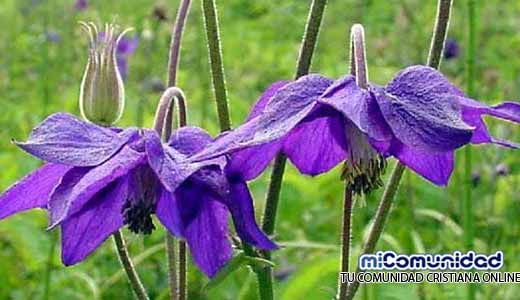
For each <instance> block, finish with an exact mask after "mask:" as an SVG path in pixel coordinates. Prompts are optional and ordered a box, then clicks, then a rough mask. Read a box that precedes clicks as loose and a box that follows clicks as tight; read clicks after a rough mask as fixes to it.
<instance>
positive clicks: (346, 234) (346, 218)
mask: <svg viewBox="0 0 520 300" xmlns="http://www.w3.org/2000/svg"><path fill="white" fill-rule="evenodd" d="M351 223H352V189H350V187H348V186H345V195H344V200H343V227H342V230H341V263H340V272H341V273H343V272H348V269H349V260H350V241H351V239H352V238H351V232H352V229H351ZM347 287H348V285H347V284H346V283H343V282H341V276H340V278H339V282H338V295H337V298H338V299H339V300H343V299H346V297H347Z"/></svg>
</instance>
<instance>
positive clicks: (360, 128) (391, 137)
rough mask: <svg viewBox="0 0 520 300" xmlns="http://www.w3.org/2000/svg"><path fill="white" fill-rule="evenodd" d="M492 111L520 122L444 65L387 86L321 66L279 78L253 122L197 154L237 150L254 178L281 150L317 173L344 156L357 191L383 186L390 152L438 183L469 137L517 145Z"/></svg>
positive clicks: (509, 106)
mask: <svg viewBox="0 0 520 300" xmlns="http://www.w3.org/2000/svg"><path fill="white" fill-rule="evenodd" d="M483 115H491V116H494V117H498V118H501V119H505V120H510V121H513V122H517V123H520V105H519V104H518V103H513V102H505V103H502V104H500V105H497V106H488V105H485V104H482V103H479V102H477V101H475V100H472V99H469V98H466V97H465V96H464V95H463V93H462V92H461V91H460V90H458V89H457V88H456V87H454V86H453V85H451V84H450V83H449V82H448V80H447V79H446V78H445V77H443V75H442V74H441V73H439V72H438V71H436V70H434V69H432V68H429V67H425V66H412V67H409V68H406V69H405V70H403V71H401V72H399V73H398V74H397V75H396V77H395V78H394V79H393V80H392V81H391V82H390V83H389V84H388V85H387V86H386V87H379V86H375V85H371V86H370V87H369V89H368V90H365V89H361V88H359V87H358V86H357V85H356V82H355V78H354V77H353V76H351V75H347V76H345V77H343V78H340V79H338V80H336V81H334V82H333V81H332V80H330V79H327V78H324V77H322V76H320V75H317V74H312V75H307V76H304V77H302V78H300V79H298V80H296V81H294V82H290V83H287V82H278V83H275V84H273V85H272V86H271V87H270V88H269V89H268V90H267V91H266V92H265V93H264V94H263V95H262V97H261V98H260V100H259V101H258V102H257V103H256V105H255V107H254V108H253V110H252V112H251V114H250V116H249V117H248V122H246V123H244V124H243V125H242V126H240V127H238V128H237V129H235V130H234V131H231V132H229V133H227V134H225V135H223V136H221V137H220V138H218V139H217V140H216V142H215V143H213V144H211V145H210V146H209V147H207V148H206V149H204V150H203V151H201V152H200V153H198V154H197V155H195V156H194V157H192V160H193V161H198V160H200V159H208V158H211V157H213V156H215V155H221V154H223V153H233V155H232V161H231V162H230V163H228V165H227V171H228V172H231V173H233V172H238V173H240V174H242V176H243V179H245V180H250V179H252V178H255V177H256V176H258V174H260V173H261V172H262V171H263V170H264V169H265V167H266V166H267V164H268V163H269V162H270V161H271V160H272V158H273V157H274V155H275V154H276V153H278V152H280V151H281V152H282V153H284V154H285V155H286V156H287V157H288V158H289V159H290V160H291V162H292V163H293V164H294V165H295V166H296V167H297V168H298V169H299V171H300V172H302V173H304V174H307V175H318V174H321V173H323V172H326V171H328V170H330V169H331V168H333V167H334V166H336V165H337V164H338V163H340V162H342V161H345V170H344V177H345V179H346V180H347V181H348V182H349V183H350V184H351V186H352V187H353V189H354V191H355V192H357V193H362V192H369V191H370V190H371V189H373V188H375V187H377V186H379V184H380V177H379V176H380V175H381V173H382V171H383V170H384V167H385V160H384V158H385V157H388V156H394V157H396V158H397V159H398V160H399V161H401V162H402V163H403V164H405V165H407V166H408V167H409V168H410V169H412V170H414V171H415V172H417V173H418V174H419V175H421V176H423V177H424V178H426V179H427V180H429V181H431V182H433V183H434V184H437V185H446V184H447V183H448V180H449V177H450V175H451V173H452V171H453V156H454V150H455V149H457V148H459V147H461V146H462V145H465V144H467V143H473V144H480V143H494V144H498V145H502V146H506V147H511V148H519V146H518V145H516V144H514V143H512V142H509V141H505V140H501V139H497V138H494V137H492V136H491V135H490V134H489V132H488V130H487V128H486V126H485V124H484V122H483V120H482V116H483Z"/></svg>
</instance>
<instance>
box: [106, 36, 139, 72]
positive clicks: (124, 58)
mask: <svg viewBox="0 0 520 300" xmlns="http://www.w3.org/2000/svg"><path fill="white" fill-rule="evenodd" d="M99 38H100V39H104V38H105V33H104V32H100V33H99ZM138 45H139V38H138V37H137V36H135V37H133V38H128V37H126V36H122V37H121V38H120V40H119V42H118V44H117V49H116V60H117V67H118V69H119V73H121V77H122V78H123V80H125V79H126V77H127V76H128V57H129V56H130V55H132V54H133V53H134V52H135V50H136V49H137V46H138Z"/></svg>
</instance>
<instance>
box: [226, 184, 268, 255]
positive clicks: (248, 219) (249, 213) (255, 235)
mask: <svg viewBox="0 0 520 300" xmlns="http://www.w3.org/2000/svg"><path fill="white" fill-rule="evenodd" d="M223 202H224V203H225V204H226V206H227V207H228V209H229V211H230V212H231V216H232V217H233V223H234V225H235V228H236V230H237V233H238V235H239V236H240V238H241V239H242V240H244V241H246V242H247V243H248V244H251V245H253V246H255V247H258V248H261V249H264V250H274V249H277V248H278V246H277V245H276V244H275V243H273V242H272V241H271V240H270V239H269V237H267V236H266V235H265V233H263V232H262V231H261V230H260V228H258V225H257V224H256V220H255V210H254V207H253V198H252V197H251V193H250V192H249V188H248V187H247V184H246V183H245V182H244V181H234V182H231V193H230V194H229V197H226V198H223Z"/></svg>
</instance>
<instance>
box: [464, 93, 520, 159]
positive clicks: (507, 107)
mask: <svg viewBox="0 0 520 300" xmlns="http://www.w3.org/2000/svg"><path fill="white" fill-rule="evenodd" d="M457 99H458V101H459V103H460V105H461V106H462V118H463V119H464V122H466V123H467V124H469V125H471V126H474V127H475V130H474V132H473V136H472V137H471V143H473V144H482V143H494V144H497V145H501V146H505V147H510V148H514V149H520V145H518V144H516V143H513V142H510V141H506V140H502V139H498V138H494V137H492V136H491V135H490V134H489V131H488V130H487V127H486V124H485V123H484V120H483V119H482V116H483V115H490V116H493V117H497V118H500V119H504V120H508V121H512V122H515V123H520V104H519V103H516V102H504V103H501V104H499V105H496V106H488V105H486V104H483V103H480V102H477V101H475V100H473V99H469V98H464V97H458V98H457Z"/></svg>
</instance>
